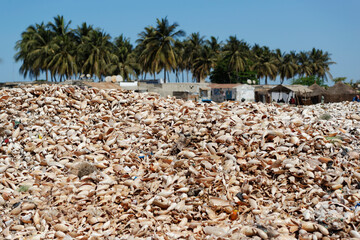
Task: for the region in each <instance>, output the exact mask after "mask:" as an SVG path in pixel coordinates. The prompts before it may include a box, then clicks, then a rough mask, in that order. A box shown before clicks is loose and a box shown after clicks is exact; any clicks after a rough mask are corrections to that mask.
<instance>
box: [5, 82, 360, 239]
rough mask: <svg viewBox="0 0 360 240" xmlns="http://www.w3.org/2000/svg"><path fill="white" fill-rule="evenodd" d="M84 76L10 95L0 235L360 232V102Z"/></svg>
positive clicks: (325, 235) (316, 235)
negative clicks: (182, 91) (217, 96)
mask: <svg viewBox="0 0 360 240" xmlns="http://www.w3.org/2000/svg"><path fill="white" fill-rule="evenodd" d="M81 84H82V85H83V86H81V87H79V86H75V85H60V84H56V85H55V84H54V85H31V84H29V85H24V86H21V88H17V87H15V88H11V89H7V88H3V89H0V121H1V124H0V125H1V126H0V141H1V143H2V144H1V146H0V196H1V197H0V208H1V211H2V212H1V213H2V216H4V217H3V218H2V219H1V221H0V222H1V224H0V225H1V226H0V228H1V230H0V239H14V238H15V239H20V238H26V237H28V238H30V239H31V238H33V239H50V238H59V239H71V238H74V239H77V238H81V237H83V236H84V237H85V238H89V239H93V238H94V239H95V238H100V239H103V238H104V239H108V238H109V239H113V238H114V236H116V235H119V234H118V233H119V232H120V233H121V236H122V237H123V238H124V239H128V238H129V239H135V238H139V239H148V238H152V237H154V236H160V238H164V239H166V238H168V239H207V238H208V239H218V238H219V239H228V238H229V239H230V238H231V239H244V238H254V239H297V238H298V239H341V238H349V237H353V238H357V237H359V236H358V235H359V234H358V233H357V232H356V231H357V229H356V227H357V226H358V225H359V219H358V217H357V216H358V213H359V211H360V210H359V209H360V208H359V207H356V205H357V203H358V202H360V193H359V192H358V187H359V186H358V182H359V181H360V170H359V167H358V166H359V160H360V158H359V154H358V152H359V151H358V150H359V147H358V145H359V136H360V131H359V130H358V129H359V126H358V125H359V121H357V120H355V118H356V117H353V116H357V115H359V114H358V112H359V105H358V103H356V102H341V103H325V104H317V105H309V106H289V105H287V104H284V105H279V104H276V103H274V104H263V103H254V102H250V101H247V102H244V103H242V102H236V101H228V102H223V103H214V102H211V103H206V104H205V103H200V102H195V101H184V100H182V99H176V98H174V97H165V98H163V97H161V96H160V94H158V93H137V92H132V91H126V90H124V89H120V87H119V86H118V85H116V84H113V83H110V82H107V83H101V82H100V83H87V82H81ZM109 84H110V86H112V88H114V89H103V88H105V87H108V85H109ZM139 84H142V83H139ZM189 84H190V85H191V83H189ZM85 85H94V86H93V87H92V88H89V87H87V86H85ZM170 85H171V86H170ZM170 85H169V86H168V84H163V85H161V86H156V87H153V86H152V85H151V87H152V88H151V89H149V90H151V91H160V89H161V90H164V89H167V88H168V87H171V88H174V86H175V85H174V86H172V85H173V83H171V84H170ZM149 86H150V85H149ZM176 86H177V85H176ZM194 86H195V85H194ZM142 87H143V86H141V88H142ZM146 87H148V86H146ZM183 87H184V88H187V87H188V86H187V85H186V84H185V85H184V84H181V88H183ZM175 88H176V87H175ZM197 89H198V86H195V87H194V90H192V91H195V92H196V91H197ZM324 113H327V114H329V115H330V116H331V117H332V118H331V119H330V120H321V118H322V117H320V116H322V115H323V114H324ZM353 118H354V119H353ZM319 119H320V121H319ZM19 123H21V124H19ZM339 126H343V127H342V128H340V127H339ZM5 139H7V140H5ZM85 165H86V166H85ZM81 166H82V167H84V169H83V171H80V169H81ZM21 186H31V188H30V189H27V188H23V187H21ZM114 219H116V221H114ZM311 221H316V223H315V222H311ZM320 223H321V224H320ZM322 224H324V225H322ZM325 224H326V225H325ZM352 231H354V232H352ZM84 237H83V238H84ZM155 238H156V237H155Z"/></svg>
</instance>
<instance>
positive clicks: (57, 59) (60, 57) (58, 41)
mask: <svg viewBox="0 0 360 240" xmlns="http://www.w3.org/2000/svg"><path fill="white" fill-rule="evenodd" d="M54 40H55V41H54V47H53V50H54V55H53V56H51V57H50V59H51V60H49V68H50V69H51V74H52V77H55V75H56V74H57V75H59V76H60V82H61V81H62V80H63V77H64V76H65V77H66V78H70V77H71V76H72V75H74V74H76V73H77V72H78V69H77V65H76V59H75V55H76V43H75V42H74V39H73V38H71V37H70V36H68V35H64V36H60V37H56V38H55V39H54ZM55 81H56V79H55Z"/></svg>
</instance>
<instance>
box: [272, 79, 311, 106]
mask: <svg viewBox="0 0 360 240" xmlns="http://www.w3.org/2000/svg"><path fill="white" fill-rule="evenodd" d="M269 93H270V96H271V101H273V102H283V103H289V102H290V99H291V98H294V99H295V102H296V104H301V105H309V104H311V99H310V94H311V93H312V90H311V89H309V87H308V86H304V85H281V84H280V85H277V86H276V87H273V88H272V89H270V90H269Z"/></svg>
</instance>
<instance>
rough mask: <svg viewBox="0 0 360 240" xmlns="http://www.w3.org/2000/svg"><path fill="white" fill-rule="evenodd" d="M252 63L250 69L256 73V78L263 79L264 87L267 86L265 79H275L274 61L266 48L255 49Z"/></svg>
mask: <svg viewBox="0 0 360 240" xmlns="http://www.w3.org/2000/svg"><path fill="white" fill-rule="evenodd" d="M253 59H254V62H253V64H252V66H251V69H252V70H254V71H256V73H257V77H258V78H259V79H260V78H265V85H267V84H268V82H267V79H268V77H269V78H270V79H275V78H276V75H277V66H276V62H277V61H276V59H275V57H274V54H272V53H271V51H270V49H269V48H268V47H262V48H261V49H256V54H255V55H254V57H253Z"/></svg>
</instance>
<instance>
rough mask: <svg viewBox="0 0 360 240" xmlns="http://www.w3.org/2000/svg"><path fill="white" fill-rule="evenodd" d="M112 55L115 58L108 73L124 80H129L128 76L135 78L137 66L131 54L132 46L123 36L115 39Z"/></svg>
mask: <svg viewBox="0 0 360 240" xmlns="http://www.w3.org/2000/svg"><path fill="white" fill-rule="evenodd" d="M114 53H115V55H116V58H115V59H114V60H115V61H113V62H112V63H111V65H110V72H111V74H114V75H118V74H119V75H121V76H122V77H123V78H124V80H129V79H130V75H133V76H135V77H137V73H136V72H137V71H138V70H139V64H138V63H136V61H135V60H136V58H135V55H134V54H133V53H132V45H131V44H130V41H129V39H127V38H125V37H124V36H123V35H120V36H119V37H117V38H115V41H114Z"/></svg>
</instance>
